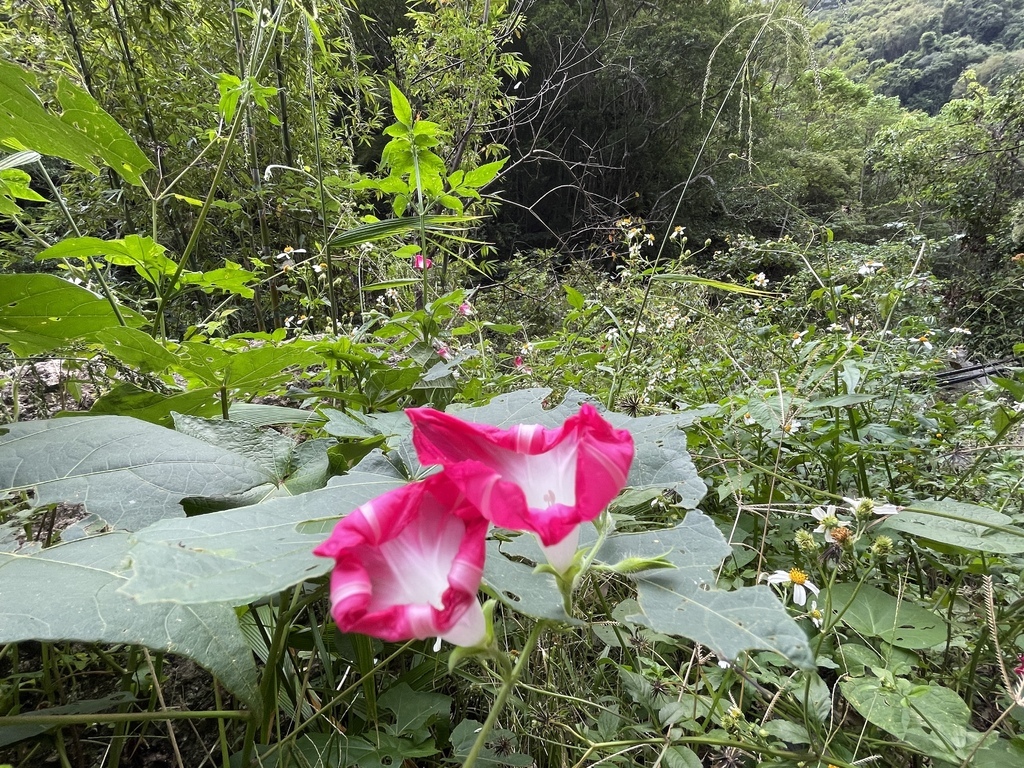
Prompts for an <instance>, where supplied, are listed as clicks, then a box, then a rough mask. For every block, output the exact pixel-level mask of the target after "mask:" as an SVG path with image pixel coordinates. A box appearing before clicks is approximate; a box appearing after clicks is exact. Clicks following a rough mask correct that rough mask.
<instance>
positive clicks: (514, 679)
mask: <svg viewBox="0 0 1024 768" xmlns="http://www.w3.org/2000/svg"><path fill="white" fill-rule="evenodd" d="M547 625H548V622H546V621H538V622H537V623H536V624H535V625H534V626H533V629H532V630H531V631H530V634H529V636H528V637H527V638H526V642H525V643H524V644H523V648H522V650H521V651H520V652H519V660H518V661H517V662H516V665H515V666H514V667H513V668H512V671H511V672H510V673H508V674H507V675H505V681H504V682H503V683H502V685H501V688H500V689H499V690H498V697H497V698H496V699H495V700H494V704H493V705H492V706H491V711H490V713H488V715H487V719H486V720H485V721H484V724H483V726H482V727H481V728H480V733H478V734H477V735H476V741H475V742H473V747H472V749H470V750H469V754H468V755H466V759H465V761H464V762H463V763H462V768H472V766H473V765H474V764H475V763H476V759H477V758H478V757H479V756H480V752H481V751H482V750H483V748H484V744H485V743H486V741H487V737H488V736H489V735H490V733H491V729H492V728H494V724H495V723H496V722H497V721H498V715H500V714H501V711H502V710H503V709H504V708H505V704H506V703H507V702H508V697H509V695H510V694H511V693H512V690H513V689H514V688H515V687H516V683H518V682H519V677H520V676H521V675H522V674H523V670H524V669H526V665H527V663H528V660H529V658H530V656H531V655H533V648H534V646H535V645H537V641H538V640H539V639H540V636H541V633H543V632H544V630H545V629H547Z"/></svg>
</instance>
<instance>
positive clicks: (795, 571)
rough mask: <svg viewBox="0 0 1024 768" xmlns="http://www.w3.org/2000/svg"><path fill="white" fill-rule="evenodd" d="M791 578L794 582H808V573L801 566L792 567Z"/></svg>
mask: <svg viewBox="0 0 1024 768" xmlns="http://www.w3.org/2000/svg"><path fill="white" fill-rule="evenodd" d="M789 580H790V581H791V582H793V583H794V584H806V583H807V574H806V573H804V572H803V571H801V570H800V569H799V568H792V569H790V571H789Z"/></svg>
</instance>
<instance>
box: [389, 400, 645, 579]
mask: <svg viewBox="0 0 1024 768" xmlns="http://www.w3.org/2000/svg"><path fill="white" fill-rule="evenodd" d="M406 413H407V414H408V416H409V418H410V420H411V421H412V424H413V433H412V438H413V444H414V445H415V446H416V452H417V454H418V455H419V458H420V461H422V462H423V463H424V464H441V465H442V466H443V467H444V474H445V475H447V476H448V477H450V478H451V480H452V482H453V483H455V484H456V485H457V486H458V487H459V488H460V490H462V492H463V493H464V494H465V495H466V498H467V499H468V500H469V502H470V503H472V504H474V505H475V506H476V507H477V508H478V509H479V510H480V512H481V513H482V514H483V516H484V517H486V518H487V519H488V520H490V521H491V522H493V523H494V524H495V525H500V526H502V527H504V528H510V529H513V530H518V531H530V532H532V533H534V534H536V536H537V538H538V539H540V543H541V546H542V548H543V549H544V552H545V554H546V555H547V557H548V562H550V563H551V565H552V566H554V567H555V568H556V569H557V570H559V571H561V572H565V570H566V569H568V567H569V566H570V565H571V564H572V560H573V556H574V555H575V553H576V549H577V545H578V541H579V530H578V529H579V526H580V524H581V523H585V522H587V521H590V520H593V519H594V518H596V517H597V516H598V515H600V514H601V512H602V510H604V508H605V507H606V506H608V504H609V502H611V500H612V499H614V498H615V496H616V495H618V493H619V491H620V490H622V488H623V487H624V486H625V484H626V478H627V476H628V474H629V466H630V464H631V463H632V461H633V438H632V436H631V435H630V434H629V432H627V431H626V430H622V429H614V428H613V427H612V425H611V424H609V423H608V422H607V421H605V420H604V419H603V418H602V417H601V415H600V414H599V413H598V412H597V410H596V409H595V408H594V407H593V406H591V405H584V406H583V407H582V408H581V409H580V412H579V413H578V414H576V415H574V416H570V417H569V418H568V419H567V420H566V421H565V423H564V424H563V425H562V426H561V427H558V428H557V429H547V428H545V427H541V426H537V425H530V424H526V425H518V426H515V427H512V428H511V429H500V428H498V427H493V426H489V425H486V424H472V423H469V422H465V421H462V420H461V419H459V418H457V417H455V416H451V415H449V414H446V413H442V412H440V411H435V410H433V409H430V408H413V409H410V410H407V411H406Z"/></svg>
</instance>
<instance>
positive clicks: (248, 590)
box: [123, 472, 403, 605]
mask: <svg viewBox="0 0 1024 768" xmlns="http://www.w3.org/2000/svg"><path fill="white" fill-rule="evenodd" d="M333 480H334V481H335V482H336V483H337V484H336V485H330V486H328V487H327V488H323V489H321V490H318V491H311V492H310V493H304V494H302V495H301V496H293V497H289V498H278V499H272V500H270V501H266V502H263V503H262V504H256V505H254V506H250V507H242V508H240V509H233V510H228V511H226V512H216V513H213V514H209V515H203V516H201V517H192V518H186V519H174V520H162V521H160V522H158V523H156V524H154V525H151V526H149V527H148V528H145V529H143V530H141V531H139V532H138V533H136V534H135V536H134V537H133V543H132V547H131V549H130V555H131V558H132V564H133V568H134V572H133V573H132V576H131V579H130V580H129V581H128V583H127V584H126V585H125V586H124V590H123V591H125V592H127V593H129V594H131V595H132V596H133V597H135V598H136V599H137V600H138V601H139V602H141V603H149V602H156V601H170V602H181V603H188V604H193V603H210V602H229V603H233V604H235V605H241V604H243V603H248V602H251V601H253V600H256V599H258V598H261V597H264V596H265V595H269V594H274V593H276V592H279V591H281V590H282V589H287V588H288V587H291V586H294V585H295V584H298V583H300V582H303V581H305V580H307V579H313V578H316V577H318V576H322V575H323V574H325V573H327V571H328V570H330V568H331V563H330V561H328V560H325V559H324V558H321V557H315V556H314V555H313V552H312V550H313V547H315V546H316V545H317V544H319V543H320V542H321V541H323V540H324V539H326V538H327V536H328V535H329V534H330V531H331V529H332V528H333V527H334V524H335V523H336V522H337V519H338V518H339V517H342V516H344V515H346V514H348V513H349V512H351V511H352V510H353V509H355V508H356V507H358V506H359V505H360V504H363V503H365V502H367V501H369V500H370V499H372V498H374V497H376V496H379V495H380V494H382V493H384V492H386V491H389V490H391V489H392V488H397V487H398V486H400V485H402V482H403V481H401V480H399V479H397V478H394V477H390V476H388V475H380V474H372V473H367V472H353V473H350V474H348V475H345V476H344V477H341V478H333Z"/></svg>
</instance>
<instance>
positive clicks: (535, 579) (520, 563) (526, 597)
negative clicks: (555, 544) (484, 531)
mask: <svg viewBox="0 0 1024 768" xmlns="http://www.w3.org/2000/svg"><path fill="white" fill-rule="evenodd" d="M524 550H525V551H528V552H529V554H527V555H526V556H525V557H526V558H529V559H524V555H523V554H521V553H522V552H523V551H524ZM538 561H539V562H541V563H543V562H544V556H543V554H542V553H541V551H540V547H539V546H538V545H537V543H536V540H535V539H534V538H533V536H530V535H523V536H520V537H519V538H517V539H515V540H513V541H511V542H498V541H495V540H491V541H488V542H487V559H486V560H485V561H484V586H485V588H486V589H487V591H489V592H490V593H491V594H493V595H494V596H495V597H497V598H498V599H499V600H501V601H502V602H503V603H505V604H506V605H508V606H509V607H510V608H512V609H514V610H516V611H518V612H519V613H522V614H524V615H526V616H530V617H532V618H534V619H554V620H555V621H561V622H564V623H566V624H568V623H579V622H576V621H575V620H573V619H570V618H569V617H568V616H567V615H566V613H565V609H564V608H563V607H562V595H561V593H560V592H559V591H558V586H557V585H556V584H555V579H554V577H553V576H551V575H550V574H547V573H535V572H534V567H535V566H536V564H537V562H538Z"/></svg>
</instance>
